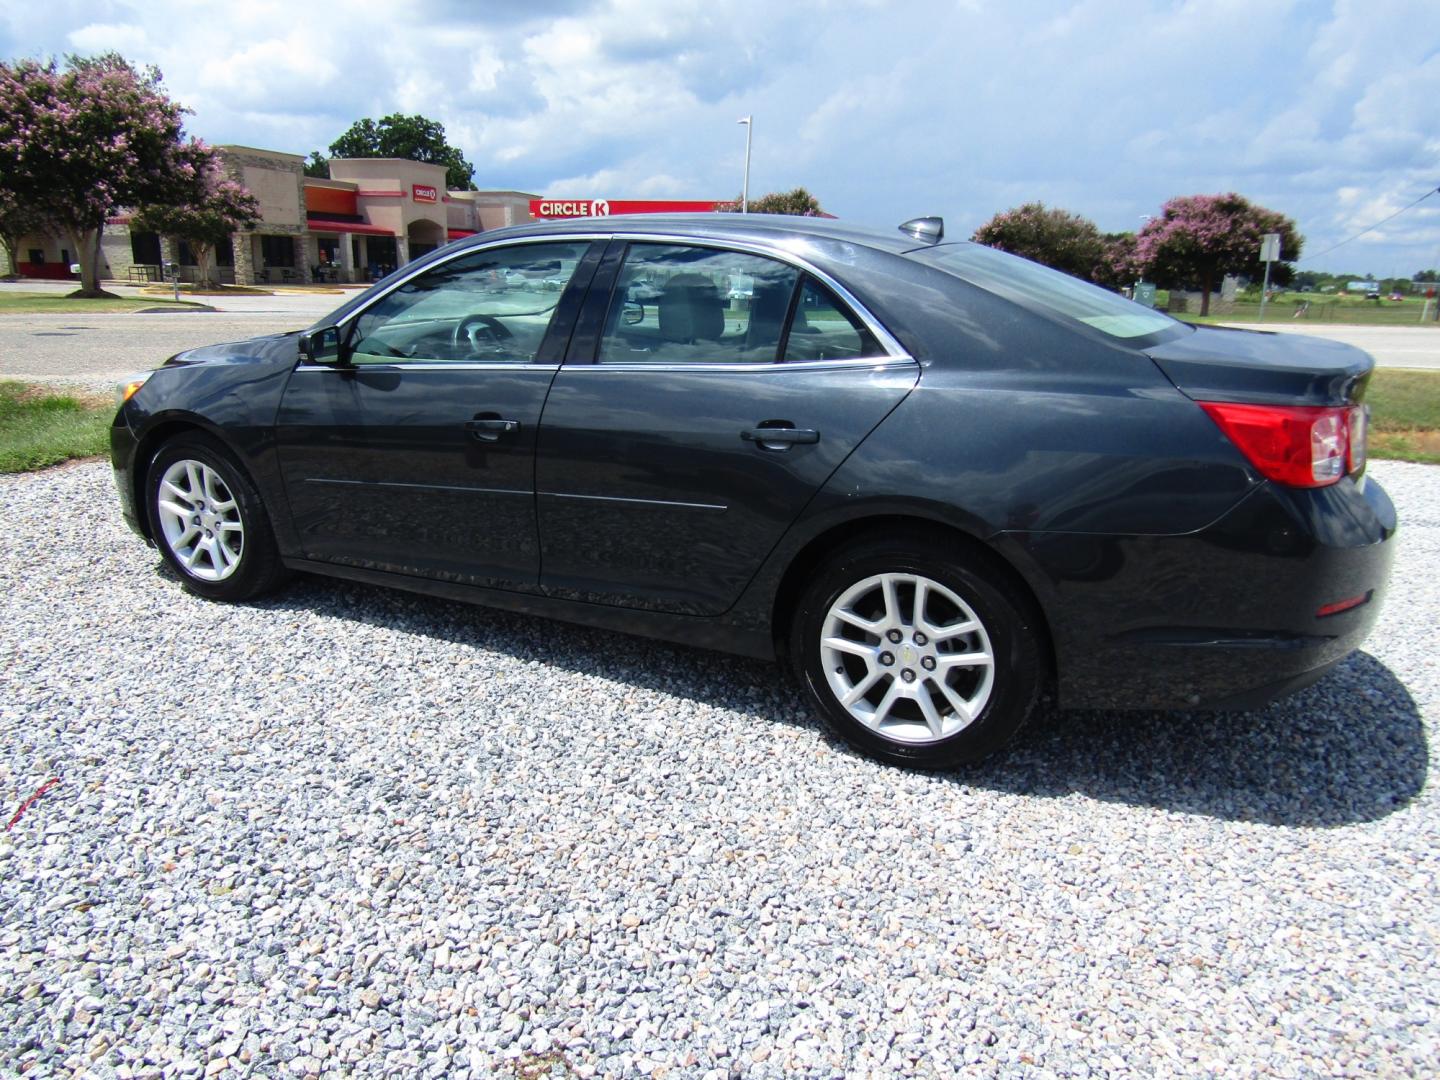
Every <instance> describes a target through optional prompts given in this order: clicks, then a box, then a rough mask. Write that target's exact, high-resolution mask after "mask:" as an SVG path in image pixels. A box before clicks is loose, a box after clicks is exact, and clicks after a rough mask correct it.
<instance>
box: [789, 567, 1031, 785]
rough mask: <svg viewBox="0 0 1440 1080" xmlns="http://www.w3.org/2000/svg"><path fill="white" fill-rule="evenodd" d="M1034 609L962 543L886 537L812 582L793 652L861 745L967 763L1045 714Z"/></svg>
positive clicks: (838, 721)
mask: <svg viewBox="0 0 1440 1080" xmlns="http://www.w3.org/2000/svg"><path fill="white" fill-rule="evenodd" d="M1032 609H1033V605H1032V604H1031V603H1030V602H1029V601H1028V600H1027V598H1026V597H1024V596H1023V595H1022V594H1021V593H1020V591H1019V590H1018V589H1017V588H1016V587H1015V586H1014V585H1013V584H1012V583H1011V582H1010V581H1008V580H1007V579H1006V578H1005V576H1003V575H1001V574H997V573H995V572H994V568H993V567H992V566H988V565H985V564H984V563H983V562H980V561H977V560H968V561H967V560H966V559H965V558H963V553H962V552H960V551H957V550H956V549H955V548H954V547H953V545H950V544H947V543H945V542H943V541H938V540H937V541H934V542H924V543H920V542H908V543H907V542H897V541H891V540H887V539H883V538H876V539H872V540H869V541H866V542H862V543H860V544H856V545H853V546H851V547H849V548H846V549H844V550H843V551H841V552H839V553H838V554H837V555H836V556H835V557H833V558H832V559H830V560H829V561H828V562H827V563H826V564H825V565H824V566H823V567H822V568H821V570H820V571H819V573H818V574H817V575H816V576H815V577H814V579H813V580H812V581H811V582H810V585H809V587H808V588H807V589H806V590H805V593H804V595H803V597H802V599H801V601H800V605H799V609H798V612H797V615H796V617H795V619H794V620H793V622H792V627H791V639H790V655H791V657H792V660H793V662H794V663H795V665H796V668H797V672H798V674H799V676H800V678H801V680H802V682H803V683H804V685H805V686H806V688H807V689H808V690H809V691H810V694H811V696H812V697H813V698H814V701H815V704H816V705H817V707H818V709H819V711H820V714H821V716H822V717H823V718H824V720H825V721H826V723H827V724H828V725H829V727H830V728H831V729H832V730H833V731H834V732H835V733H836V734H838V735H839V736H840V737H841V738H843V739H845V740H846V741H847V742H849V743H850V744H851V745H852V746H855V747H856V748H857V749H860V750H862V751H863V752H865V753H867V754H870V755H872V756H875V757H879V758H882V759H885V760H888V761H893V762H897V763H900V764H906V765H915V766H921V767H926V768H942V767H946V766H951V765H958V764H962V763H965V762H969V761H974V760H976V759H978V758H981V757H984V756H985V755H986V754H989V753H991V752H992V751H994V750H996V749H998V748H999V747H1000V746H1002V745H1003V744H1004V743H1005V742H1006V741H1007V740H1008V739H1009V738H1010V737H1011V736H1012V735H1014V734H1015V732H1016V731H1018V730H1019V729H1020V727H1021V726H1022V725H1023V724H1024V722H1025V720H1026V719H1027V718H1028V717H1029V715H1030V713H1031V712H1032V711H1033V709H1034V707H1035V703H1036V701H1037V700H1038V698H1039V695H1040V691H1041V689H1042V687H1043V684H1044V678H1045V666H1044V663H1043V659H1042V654H1041V651H1040V646H1039V633H1038V628H1037V626H1036V625H1035V622H1036V620H1035V618H1034V616H1033V614H1032Z"/></svg>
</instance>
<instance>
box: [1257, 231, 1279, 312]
mask: <svg viewBox="0 0 1440 1080" xmlns="http://www.w3.org/2000/svg"><path fill="white" fill-rule="evenodd" d="M1260 261H1261V262H1263V263H1264V264H1265V285H1264V288H1262V289H1261V291H1260V321H1261V322H1264V321H1265V305H1266V304H1267V303H1269V301H1270V267H1271V266H1272V265H1273V264H1274V263H1276V262H1279V261H1280V234H1279V233H1278V232H1272V233H1266V234H1265V239H1264V240H1262V241H1260Z"/></svg>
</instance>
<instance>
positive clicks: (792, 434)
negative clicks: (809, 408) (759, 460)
mask: <svg viewBox="0 0 1440 1080" xmlns="http://www.w3.org/2000/svg"><path fill="white" fill-rule="evenodd" d="M740 438H742V439H744V440H745V441H746V442H753V443H755V444H756V445H757V446H759V447H760V449H761V450H789V449H790V447H792V446H794V445H795V444H796V443H818V442H819V441H820V432H818V431H816V430H815V429H814V428H796V427H765V426H764V425H763V424H762V425H761V426H760V427H757V428H752V429H750V430H748V431H742V432H741V433H740Z"/></svg>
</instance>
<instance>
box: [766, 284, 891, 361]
mask: <svg viewBox="0 0 1440 1080" xmlns="http://www.w3.org/2000/svg"><path fill="white" fill-rule="evenodd" d="M884 355H885V350H884V349H883V348H881V346H880V342H879V341H877V340H876V338H875V335H874V334H872V333H871V332H870V328H869V327H867V326H866V325H865V324H864V323H862V322H861V321H860V318H859V316H857V315H856V314H855V313H854V312H853V311H851V310H850V309H849V308H847V307H846V306H845V305H844V304H842V303H841V302H840V301H839V300H838V299H837V298H836V297H835V295H834V294H833V293H832V292H831V291H830V290H829V289H827V288H825V286H824V285H821V284H820V283H819V282H818V281H816V280H815V279H814V278H812V277H810V276H808V275H807V276H806V277H805V280H804V282H803V284H802V285H801V287H800V302H799V303H798V304H796V305H795V315H794V317H793V318H792V319H791V322H790V333H789V335H788V336H787V337H786V339H785V360H786V362H787V363H790V362H795V361H802V360H853V359H857V358H863V357H868V356H884Z"/></svg>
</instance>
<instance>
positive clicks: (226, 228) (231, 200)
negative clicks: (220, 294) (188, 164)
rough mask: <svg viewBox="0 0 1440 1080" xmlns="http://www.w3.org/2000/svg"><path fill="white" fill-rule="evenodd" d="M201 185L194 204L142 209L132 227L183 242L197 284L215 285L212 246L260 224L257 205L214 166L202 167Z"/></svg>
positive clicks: (239, 186) (240, 185)
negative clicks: (190, 257)
mask: <svg viewBox="0 0 1440 1080" xmlns="http://www.w3.org/2000/svg"><path fill="white" fill-rule="evenodd" d="M203 184H204V186H203V190H202V191H201V193H200V197H199V198H198V199H196V200H193V201H190V202H184V203H176V204H173V205H170V206H146V207H142V208H141V209H140V211H139V212H138V213H137V214H136V215H135V220H134V224H135V225H138V226H139V227H140V228H143V229H147V230H149V231H151V232H157V233H162V234H163V235H165V236H172V237H174V238H175V239H177V240H184V241H185V242H186V243H187V244H189V245H190V250H191V253H192V254H194V256H195V267H196V270H197V271H198V275H197V276H198V283H199V284H201V285H217V284H219V282H218V281H217V279H216V277H215V274H214V270H213V267H214V262H213V260H212V256H213V255H214V253H215V245H217V244H220V243H223V242H224V241H225V239H226V238H227V237H229V236H230V235H231V234H232V233H235V232H238V231H240V230H241V229H248V228H251V227H252V226H254V225H255V223H256V222H258V221H259V220H260V204H259V202H258V201H256V199H255V196H253V195H251V194H250V192H248V191H247V190H245V187H244V185H243V184H239V183H236V182H235V181H234V180H228V179H226V178H225V177H224V175H223V174H222V173H221V172H220V168H219V166H218V165H217V164H215V163H214V162H212V163H210V164H208V165H206V166H205V167H204V170H203Z"/></svg>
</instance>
